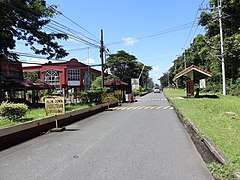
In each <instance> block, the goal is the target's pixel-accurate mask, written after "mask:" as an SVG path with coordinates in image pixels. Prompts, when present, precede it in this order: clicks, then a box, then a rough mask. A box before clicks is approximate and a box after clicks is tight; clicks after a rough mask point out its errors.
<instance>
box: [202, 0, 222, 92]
mask: <svg viewBox="0 0 240 180" xmlns="http://www.w3.org/2000/svg"><path fill="white" fill-rule="evenodd" d="M217 3H218V7H217V9H218V20H219V30H220V43H221V54H220V55H218V56H216V57H217V58H218V59H219V60H220V61H221V62H222V84H223V95H224V96H225V95H226V77H225V60H224V41H223V29H222V0H218V1H217ZM208 9H209V8H200V10H208ZM212 9H215V8H212ZM219 57H221V59H220V58H219Z"/></svg>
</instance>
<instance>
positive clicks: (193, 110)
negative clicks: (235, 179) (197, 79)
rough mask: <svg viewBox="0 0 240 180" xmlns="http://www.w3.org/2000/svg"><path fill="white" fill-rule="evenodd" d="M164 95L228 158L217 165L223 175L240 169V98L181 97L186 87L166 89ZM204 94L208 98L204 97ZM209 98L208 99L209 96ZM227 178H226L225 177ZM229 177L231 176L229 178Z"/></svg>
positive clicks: (212, 96)
mask: <svg viewBox="0 0 240 180" xmlns="http://www.w3.org/2000/svg"><path fill="white" fill-rule="evenodd" d="M164 93H165V95H166V96H167V97H168V98H170V99H171V101H172V102H173V104H174V106H175V107H176V108H177V109H179V111H180V112H181V114H182V115H183V116H184V119H187V120H188V121H190V122H191V123H193V124H194V125H195V126H196V127H197V128H198V129H199V130H200V133H201V134H203V135H204V136H205V137H207V138H208V139H210V140H211V141H212V142H213V144H215V145H216V147H217V148H218V149H219V150H220V152H222V153H223V154H224V155H225V156H226V157H227V159H228V163H227V164H225V165H224V166H222V167H221V169H218V168H216V169H215V171H218V172H222V173H221V176H222V177H225V175H226V174H229V173H233V172H234V171H239V170H240V158H239V157H240V148H239V144H240V134H239V131H240V109H239V106H240V100H239V97H235V96H229V95H227V96H220V95H219V96H218V98H216V97H217V96H216V95H211V94H208V96H207V95H206V94H205V93H204V94H200V97H202V98H184V99H183V98H179V97H182V96H184V95H185V91H184V90H165V91H164ZM204 97H205V98H204ZM206 97H208V98H206ZM223 179H224V178H223ZM226 179H228V178H226Z"/></svg>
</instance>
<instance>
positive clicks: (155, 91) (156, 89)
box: [153, 87, 161, 93]
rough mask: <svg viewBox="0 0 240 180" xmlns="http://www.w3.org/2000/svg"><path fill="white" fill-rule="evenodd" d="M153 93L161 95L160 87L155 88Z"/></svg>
mask: <svg viewBox="0 0 240 180" xmlns="http://www.w3.org/2000/svg"><path fill="white" fill-rule="evenodd" d="M153 92H154V93H160V92H161V90H160V88H159V87H155V88H153Z"/></svg>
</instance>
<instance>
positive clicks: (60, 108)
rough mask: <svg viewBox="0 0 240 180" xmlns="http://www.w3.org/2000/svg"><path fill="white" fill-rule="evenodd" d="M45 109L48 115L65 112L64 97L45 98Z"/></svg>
mask: <svg viewBox="0 0 240 180" xmlns="http://www.w3.org/2000/svg"><path fill="white" fill-rule="evenodd" d="M45 111H46V115H47V116H53V115H59V114H65V102H64V97H50V98H45Z"/></svg>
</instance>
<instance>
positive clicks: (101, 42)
mask: <svg viewBox="0 0 240 180" xmlns="http://www.w3.org/2000/svg"><path fill="white" fill-rule="evenodd" d="M103 53H104V45H103V30H102V29H101V41H100V57H101V67H102V71H101V76H102V84H101V85H102V87H104V57H103Z"/></svg>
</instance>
